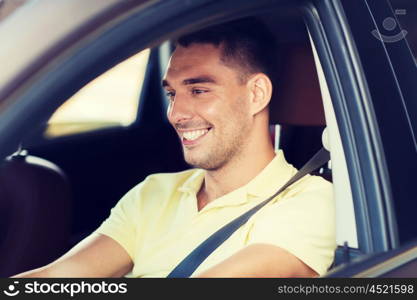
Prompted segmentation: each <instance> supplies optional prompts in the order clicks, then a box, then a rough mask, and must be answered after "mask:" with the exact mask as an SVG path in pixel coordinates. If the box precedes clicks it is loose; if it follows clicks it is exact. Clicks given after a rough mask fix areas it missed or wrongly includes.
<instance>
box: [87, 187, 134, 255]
mask: <svg viewBox="0 0 417 300" xmlns="http://www.w3.org/2000/svg"><path fill="white" fill-rule="evenodd" d="M141 186H142V183H141V184H139V185H137V186H136V187H134V188H133V189H131V190H130V191H129V192H128V193H127V194H126V195H125V196H123V197H122V198H121V199H120V200H119V202H118V203H117V204H116V206H115V207H113V208H112V209H111V212H110V216H109V217H108V218H107V219H106V220H104V222H103V223H102V224H101V225H100V226H99V227H98V228H97V229H96V231H95V232H96V233H100V234H104V235H106V236H109V237H111V238H112V239H113V240H115V241H116V242H118V243H119V244H120V245H121V246H122V247H123V248H124V249H125V250H126V252H127V253H128V254H129V255H130V257H131V258H132V260H133V261H134V258H135V257H134V256H135V244H136V242H135V239H136V238H135V237H136V230H137V229H136V228H137V224H136V220H137V218H138V215H137V213H138V211H139V207H138V206H139V200H140V199H139V196H140V195H139V192H140V189H141Z"/></svg>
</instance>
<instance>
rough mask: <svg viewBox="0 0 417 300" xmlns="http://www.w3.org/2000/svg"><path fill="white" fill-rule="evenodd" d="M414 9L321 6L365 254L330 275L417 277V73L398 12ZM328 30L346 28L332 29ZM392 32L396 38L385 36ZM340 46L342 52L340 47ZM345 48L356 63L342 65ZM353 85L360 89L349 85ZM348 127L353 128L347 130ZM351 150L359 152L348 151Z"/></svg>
mask: <svg viewBox="0 0 417 300" xmlns="http://www.w3.org/2000/svg"><path fill="white" fill-rule="evenodd" d="M407 4H409V5H408V6H407V8H408V9H409V13H410V14H413V11H412V10H413V8H414V9H415V4H414V3H413V4H411V2H410V1H408V2H407V1H402V2H401V3H399V2H398V1H397V2H396V1H371V0H369V1H356V2H355V3H352V2H351V1H340V3H339V2H335V3H329V2H321V3H319V2H317V6H316V8H317V9H318V15H320V16H321V18H322V20H324V23H323V27H324V28H322V30H324V31H325V32H326V33H325V35H326V37H327V39H328V40H327V42H328V43H329V44H328V45H327V46H328V47H329V48H332V49H333V55H334V57H333V59H334V63H335V64H336V66H338V71H337V73H339V76H341V80H342V82H341V86H343V89H345V90H344V92H343V93H344V96H345V97H346V98H345V104H344V105H343V107H339V108H337V103H335V102H337V100H336V99H335V98H337V97H338V96H336V95H332V96H333V100H336V101H335V102H334V104H335V106H336V107H335V109H336V113H337V114H340V115H344V116H341V119H342V120H340V121H339V120H338V121H339V122H340V124H339V128H340V129H341V134H342V135H345V136H344V138H343V142H344V143H345V145H344V149H345V151H346V150H347V151H346V152H347V153H346V160H347V161H348V168H349V169H350V170H349V173H350V182H351V186H352V193H353V200H354V204H355V218H356V224H357V227H358V244H359V250H360V251H361V252H362V253H363V254H365V255H362V257H360V258H359V259H356V262H355V260H353V261H354V263H352V264H350V265H349V264H348V265H347V266H346V265H345V266H342V267H339V268H337V269H336V270H334V271H333V272H331V273H330V274H329V276H334V277H351V276H354V277H356V276H357V277H379V276H381V277H386V276H387V277H389V276H392V277H414V276H416V273H415V272H414V271H413V269H412V266H413V264H415V261H416V247H415V238H416V237H417V231H416V226H415V218H414V212H415V211H416V208H417V207H416V205H417V204H416V202H415V201H414V199H415V197H414V195H413V182H414V180H413V174H415V172H416V171H417V156H416V140H415V133H416V130H415V129H416V127H415V117H416V110H415V99H416V97H417V90H416V80H417V69H416V65H415V57H414V56H413V52H412V51H411V48H410V44H409V43H408V42H407V38H405V36H404V31H403V30H405V28H401V27H400V26H399V24H400V23H397V22H398V19H399V18H401V17H400V16H398V15H399V14H400V13H402V14H404V13H405V8H406V7H402V6H401V5H407ZM393 22H395V24H394V23H393ZM326 23H327V25H326ZM330 24H332V25H330ZM412 24H414V26H415V25H416V24H415V22H414V23H412ZM328 25H330V26H332V28H333V29H334V28H337V27H335V26H338V27H339V28H340V29H341V31H340V32H339V33H337V32H336V30H333V29H330V28H326V27H327V26H328ZM394 25H397V28H395V26H394ZM316 29H318V28H316ZM407 29H408V30H415V27H412V26H410V27H409V28H407ZM393 30H395V31H393ZM387 31H388V33H390V36H387V35H384V34H386V33H387ZM389 31H391V32H389ZM316 33H317V32H316ZM410 35H411V34H410ZM410 41H411V40H410ZM339 46H342V48H339V49H337V48H338V47H339ZM346 51H347V52H348V53H349V56H348V57H345V58H346V59H349V60H350V63H349V64H350V65H349V64H343V63H341V62H340V61H341V60H343V56H345V53H346ZM414 51H415V50H414ZM343 52H344V53H343ZM327 67H330V66H327ZM330 68H331V67H330ZM327 76H328V75H327ZM354 84H356V85H357V86H356V88H355V87H354V86H351V87H349V88H347V86H349V85H354ZM333 88H337V87H333ZM330 89H332V87H330ZM349 90H350V91H349ZM355 106H356V107H355ZM343 123H344V124H343ZM346 125H347V126H349V127H350V129H348V128H345V129H343V127H344V126H346ZM346 129H347V130H346ZM345 130H346V132H344V131H345ZM349 131H351V132H350V133H349ZM363 138H365V139H364V140H362V141H361V139H363ZM349 148H350V149H351V150H353V151H355V152H356V154H353V153H351V154H349V153H348V152H349ZM349 156H351V157H349ZM362 156H363V157H362ZM367 156H368V157H367ZM365 157H367V158H365ZM361 173H362V175H361ZM378 173H379V174H378ZM352 174H355V176H352ZM362 193H363V194H362ZM361 194H362V195H361ZM346 251H347V252H348V251H349V248H346ZM373 253H381V254H379V255H373Z"/></svg>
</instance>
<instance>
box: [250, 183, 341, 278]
mask: <svg viewBox="0 0 417 300" xmlns="http://www.w3.org/2000/svg"><path fill="white" fill-rule="evenodd" d="M309 181H310V184H309V186H308V188H306V189H303V191H301V192H298V193H293V194H292V196H290V197H288V198H285V197H284V198H283V199H281V200H279V201H277V202H276V203H272V204H270V205H268V206H267V207H265V208H264V209H262V210H261V211H260V212H259V213H258V214H257V215H255V216H256V218H255V219H254V221H253V226H252V229H251V231H250V233H249V237H248V244H254V243H266V244H273V245H275V246H278V247H280V248H282V249H285V250H286V251H288V252H290V253H291V254H293V255H295V256H296V257H297V258H298V259H300V260H301V261H303V262H304V263H305V264H306V265H308V266H309V267H310V268H312V269H313V270H314V271H316V272H317V273H318V274H319V275H320V276H322V275H324V274H325V273H326V272H327V269H328V268H329V267H330V265H331V264H332V262H333V258H334V251H335V248H336V233H335V232H336V229H335V207H334V201H333V192H332V185H331V184H330V183H329V182H327V181H324V180H323V179H321V178H317V179H314V180H309ZM255 216H254V217H255Z"/></svg>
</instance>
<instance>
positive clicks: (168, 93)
mask: <svg viewBox="0 0 417 300" xmlns="http://www.w3.org/2000/svg"><path fill="white" fill-rule="evenodd" d="M166 95H167V97H168V98H169V99H172V98H174V97H175V93H174V92H166Z"/></svg>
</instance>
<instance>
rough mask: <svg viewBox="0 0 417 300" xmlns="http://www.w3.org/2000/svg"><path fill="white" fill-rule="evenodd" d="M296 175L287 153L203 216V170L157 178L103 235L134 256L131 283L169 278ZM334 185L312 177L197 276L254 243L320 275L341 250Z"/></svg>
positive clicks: (114, 214) (116, 214)
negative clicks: (211, 239)
mask: <svg viewBox="0 0 417 300" xmlns="http://www.w3.org/2000/svg"><path fill="white" fill-rule="evenodd" d="M296 172H297V170H296V169H295V168H294V167H293V166H292V165H290V164H288V163H287V162H286V161H285V158H284V155H283V153H282V151H278V152H277V155H276V156H275V158H274V159H273V160H272V161H271V162H270V163H269V164H268V165H267V166H266V167H265V168H264V169H263V170H262V171H261V173H259V174H258V175H257V176H256V177H255V178H254V179H252V180H251V181H250V182H249V183H248V184H246V185H245V186H242V187H240V188H238V189H236V190H234V191H232V192H230V193H228V194H226V195H224V196H222V197H219V198H217V199H215V200H214V201H212V202H210V203H209V204H207V205H206V206H205V207H204V208H203V209H202V210H201V211H198V209H197V198H196V193H197V192H198V190H199V189H200V186H201V184H202V182H203V180H204V174H205V171H204V170H201V169H192V170H187V171H183V172H179V173H166V174H154V175H150V176H148V177H147V178H146V179H145V180H144V181H143V182H141V183H140V184H138V185H137V186H136V187H134V188H133V189H131V190H130V191H129V192H128V193H127V194H126V195H125V196H124V197H123V198H122V199H121V200H120V201H119V202H118V204H117V205H116V206H115V207H114V208H113V209H112V210H111V214H110V216H109V218H108V219H106V220H105V221H104V222H103V223H102V224H101V226H100V227H99V228H98V229H97V230H96V232H97V233H101V234H105V235H107V236H109V237H111V238H112V239H114V240H115V241H117V242H118V243H119V244H120V245H121V246H122V247H123V248H124V249H125V250H126V251H127V253H128V254H129V255H130V256H131V258H132V260H133V262H134V267H133V269H132V271H131V272H130V273H129V274H127V275H126V276H127V277H166V276H167V275H168V274H169V273H170V271H171V270H173V269H174V268H175V267H176V266H177V264H178V263H180V262H181V261H182V259H183V258H184V257H185V256H187V255H188V254H189V253H190V252H191V251H192V250H194V249H195V248H196V247H197V246H198V245H200V244H201V243H202V242H203V241H204V240H205V239H206V238H208V237H209V236H210V235H211V234H213V233H214V232H215V231H217V230H218V229H219V228H221V227H222V226H223V225H225V224H227V223H228V222H230V221H231V220H233V219H234V218H236V217H238V216H240V215H241V214H243V213H244V212H246V211H247V210H249V209H250V208H252V207H253V206H255V205H257V204H258V203H260V202H261V201H263V200H265V199H266V198H268V197H269V196H271V195H272V194H273V193H274V192H276V191H277V190H278V189H279V188H280V187H281V186H282V185H284V184H285V183H286V182H287V181H288V179H290V178H291V177H292V176H293V175H294V174H295V173H296ZM332 194H333V193H332V185H331V183H329V182H328V181H326V180H324V179H322V178H321V177H317V176H310V175H307V176H306V177H304V178H303V179H301V180H300V181H298V182H297V183H295V184H293V185H292V186H291V187H290V188H288V189H287V190H286V191H284V192H283V193H281V194H280V195H279V196H277V197H276V198H275V199H274V200H273V201H272V202H270V203H269V204H267V205H266V206H265V207H263V208H262V209H261V210H259V211H258V212H257V213H256V214H254V215H253V216H252V217H251V218H250V219H249V220H248V222H247V223H246V224H245V225H243V226H242V227H241V228H239V229H238V230H237V231H236V232H235V233H234V234H233V235H232V236H231V237H230V238H229V239H228V240H226V241H225V242H224V243H223V244H222V245H220V246H219V248H217V249H216V250H215V251H214V252H213V253H211V255H210V256H209V257H208V258H207V259H206V260H205V261H204V262H203V263H202V264H201V265H200V266H199V268H198V269H197V270H196V271H195V272H194V274H193V275H195V274H199V273H201V272H202V271H205V270H207V269H208V268H210V267H212V266H214V265H216V264H217V263H219V262H221V261H223V260H224V259H226V258H227V257H229V256H231V255H233V254H234V253H236V252H237V251H239V250H240V249H242V248H244V247H246V246H248V245H250V244H254V243H267V244H272V245H276V246H278V247H281V248H283V249H285V250H287V251H289V252H290V253H292V254H293V255H295V256H296V257H298V258H299V259H300V260H302V261H303V262H304V263H306V264H307V265H308V266H310V267H311V268H312V269H313V270H315V271H316V272H317V273H318V274H320V275H323V274H325V273H326V270H327V269H328V267H329V266H330V265H331V263H332V261H333V255H334V250H335V248H336V238H335V208H334V202H333V197H332Z"/></svg>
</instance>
